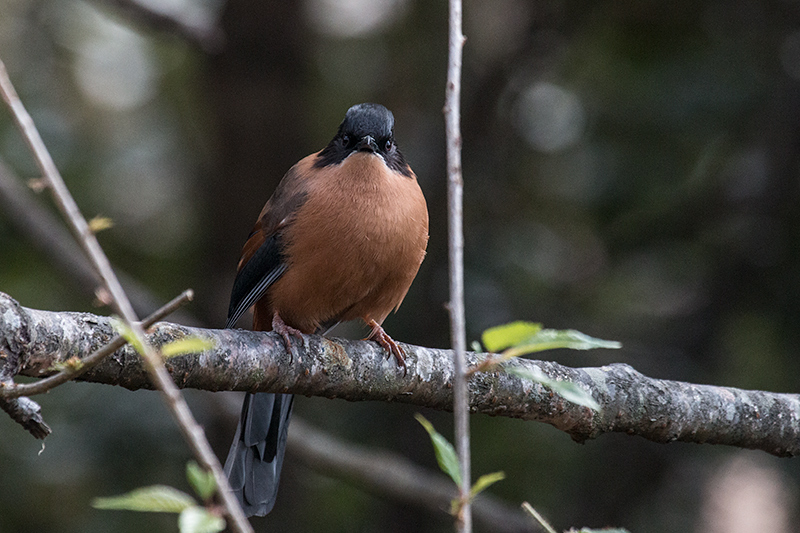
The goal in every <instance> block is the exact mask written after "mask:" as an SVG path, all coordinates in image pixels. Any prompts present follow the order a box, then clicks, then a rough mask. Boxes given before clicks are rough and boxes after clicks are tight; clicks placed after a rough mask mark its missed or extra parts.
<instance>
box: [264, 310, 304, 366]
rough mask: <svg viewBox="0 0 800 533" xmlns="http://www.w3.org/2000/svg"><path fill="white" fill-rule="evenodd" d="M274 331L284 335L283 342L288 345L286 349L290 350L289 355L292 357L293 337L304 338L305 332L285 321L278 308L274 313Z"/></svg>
mask: <svg viewBox="0 0 800 533" xmlns="http://www.w3.org/2000/svg"><path fill="white" fill-rule="evenodd" d="M272 331H274V332H275V333H277V334H278V335H280V336H281V337H283V343H284V344H285V345H286V351H287V352H289V357H290V358H291V357H292V337H295V338H296V339H300V340H301V341H302V340H303V332H302V331H300V330H299V329H295V328H293V327H292V326H290V325H288V324H287V323H286V322H284V321H283V319H282V318H281V315H279V314H278V311H277V310H276V311H275V313H274V314H273V315H272Z"/></svg>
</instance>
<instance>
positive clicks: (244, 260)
mask: <svg viewBox="0 0 800 533" xmlns="http://www.w3.org/2000/svg"><path fill="white" fill-rule="evenodd" d="M311 157H312V156H309V157H308V158H306V159H304V160H302V161H300V162H299V163H298V164H297V165H295V166H294V167H292V168H291V169H290V170H289V172H287V173H286V176H284V177H283V179H282V180H281V182H280V184H278V188H277V189H276V190H275V193H274V194H273V195H272V197H271V198H270V199H269V201H268V202H267V204H266V205H265V206H264V209H263V210H262V211H261V215H259V217H258V221H257V222H256V225H255V227H254V228H253V231H252V232H251V233H250V237H249V238H248V239H247V242H246V243H245V245H244V248H243V250H242V257H241V259H240V260H239V269H238V273H237V274H236V280H235V281H234V282H233V290H232V291H231V302H230V306H229V307H228V320H227V323H226V326H225V327H226V328H231V327H233V326H234V325H235V324H236V321H237V320H239V318H240V317H241V316H242V314H243V313H244V312H245V311H247V309H249V308H250V307H251V306H252V305H254V304H255V303H256V302H258V300H259V299H260V298H262V297H263V296H264V295H265V294H266V292H267V291H268V290H269V288H270V286H272V284H274V283H275V282H276V281H277V280H278V279H280V277H281V276H282V275H283V273H284V272H286V269H287V264H286V261H285V258H284V256H283V249H282V242H281V234H282V230H283V229H284V228H285V227H286V226H288V225H289V224H291V222H292V220H293V217H294V214H295V213H296V212H297V210H298V209H299V207H300V206H301V205H302V204H303V202H304V201H305V198H306V189H305V176H306V170H305V169H307V168H310V165H311V161H312V159H311ZM255 326H256V328H257V329H258V325H257V324H256V325H255ZM292 400H293V397H292V395H291V394H271V393H258V394H251V393H247V394H246V395H245V397H244V404H243V405H242V414H241V417H240V419H239V425H238V427H237V428H236V436H235V437H234V439H233V444H231V449H230V451H229V452H228V459H227V460H226V461H225V473H226V474H227V476H228V480H229V481H230V484H231V488H232V489H233V492H234V494H235V495H236V497H237V498H238V499H239V502H240V503H241V504H242V509H243V510H244V512H245V514H246V515H247V516H253V515H254V514H255V515H259V516H264V515H265V514H267V513H268V512H270V510H272V507H273V505H275V497H276V496H277V493H278V481H279V478H280V474H281V466H282V465H283V453H284V450H285V449H286V436H287V434H288V429H289V417H290V416H291V413H292V403H293V401H292Z"/></svg>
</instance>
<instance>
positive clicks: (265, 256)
mask: <svg viewBox="0 0 800 533" xmlns="http://www.w3.org/2000/svg"><path fill="white" fill-rule="evenodd" d="M254 239H256V240H261V241H263V242H262V243H261V245H260V246H258V248H256V250H255V252H254V253H253V254H252V255H251V256H250V258H249V261H247V262H246V263H244V265H243V266H242V267H241V268H240V269H239V273H238V274H236V279H235V280H234V282H233V290H232V291H231V303H230V305H229V306H228V321H227V322H226V323H225V327H226V328H232V327H233V326H234V325H235V324H236V321H237V320H239V317H241V316H242V314H244V312H245V311H247V310H248V309H250V307H252V306H253V305H254V304H255V303H256V302H257V301H258V300H259V299H260V298H261V297H262V296H264V293H266V292H267V289H269V288H270V286H271V285H272V284H273V283H275V282H276V281H277V280H278V278H280V277H281V275H283V273H284V272H286V263H285V261H284V260H283V255H282V254H281V244H280V237H279V235H278V234H273V235H270V236H269V237H267V238H264V236H263V234H262V233H260V232H257V233H254V234H253V235H251V236H250V239H248V241H247V242H248V243H250V242H251V241H252V240H254ZM251 246H252V245H251Z"/></svg>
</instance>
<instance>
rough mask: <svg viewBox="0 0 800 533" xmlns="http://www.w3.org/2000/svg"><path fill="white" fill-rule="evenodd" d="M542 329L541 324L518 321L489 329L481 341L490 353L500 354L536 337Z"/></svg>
mask: <svg viewBox="0 0 800 533" xmlns="http://www.w3.org/2000/svg"><path fill="white" fill-rule="evenodd" d="M541 329H542V325H541V324H536V323H534V322H524V321H522V320H518V321H517V322H511V323H510V324H503V325H502V326H495V327H493V328H489V329H487V330H486V331H484V332H483V335H481V341H482V342H483V345H484V346H485V347H486V349H487V350H488V351H490V352H499V351H500V350H505V349H506V348H508V347H510V346H516V345H518V344H521V343H522V342H524V341H526V340H528V339H530V338H531V337H533V336H534V335H536V333H538V332H539V331H541Z"/></svg>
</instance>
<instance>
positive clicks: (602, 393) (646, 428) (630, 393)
mask: <svg viewBox="0 0 800 533" xmlns="http://www.w3.org/2000/svg"><path fill="white" fill-rule="evenodd" d="M20 330H23V331H28V332H30V335H29V337H30V338H19V337H20V336H16V337H15V335H16V332H18V331H20ZM114 333H115V331H114V328H113V326H112V323H111V319H110V318H109V317H102V316H97V315H92V314H88V313H65V312H61V313H55V312H51V311H39V310H35V309H28V308H24V307H19V305H18V304H17V303H16V302H15V301H14V300H12V299H11V298H9V297H7V296H5V295H3V294H2V293H0V342H3V339H6V338H8V337H12V339H13V342H12V343H10V344H11V345H13V346H14V348H13V353H12V356H14V357H18V358H20V359H21V363H22V364H21V369H20V370H19V374H21V375H25V376H31V377H42V376H44V375H49V374H50V373H52V372H51V371H48V369H50V368H51V367H52V366H53V364H55V363H58V362H63V361H66V360H68V359H69V358H71V357H74V356H75V355H76V354H80V353H91V352H92V351H94V350H96V349H97V348H99V347H100V346H102V345H103V344H105V343H107V342H108V339H110V338H111V337H113V335H114ZM187 336H196V337H201V338H205V339H208V340H210V341H212V342H213V343H214V344H215V345H216V347H215V348H213V349H210V350H207V351H205V352H203V353H201V354H192V355H184V356H180V357H173V358H170V359H169V360H168V365H169V370H170V372H171V374H172V379H174V380H175V381H176V382H177V383H178V384H179V386H181V387H188V388H195V389H203V390H215V391H216V390H240V391H245V390H250V391H254V392H291V393H295V394H303V395H308V396H322V397H326V398H341V399H346V400H350V401H365V400H374V401H392V402H403V403H409V404H414V405H419V406H425V407H430V408H432V409H439V410H452V409H453V393H452V391H453V377H454V371H453V352H452V351H451V350H439V349H434V348H424V347H420V346H411V345H404V349H405V351H406V354H407V358H406V363H407V366H408V377H407V378H404V377H403V373H402V372H398V371H397V367H396V365H394V363H393V361H389V360H386V358H385V357H384V356H385V352H384V351H383V349H382V348H381V347H380V346H378V345H377V344H376V343H374V342H363V341H346V340H343V339H325V338H323V337H319V336H314V335H311V336H305V337H304V339H303V343H302V344H303V347H302V349H301V351H300V352H299V353H295V357H294V360H293V362H290V361H289V359H290V355H289V354H287V353H286V350H285V348H284V346H283V342H282V340H281V338H280V336H279V335H276V334H273V333H263V332H252V331H244V330H211V329H200V328H190V327H186V326H180V325H176V324H169V323H165V322H160V323H158V324H156V325H155V326H153V327H152V328H150V333H149V338H150V340H151V342H154V343H156V344H159V345H161V344H165V343H169V342H172V341H175V340H178V339H183V338H185V337H187ZM465 355H466V359H467V362H468V363H469V364H471V365H473V364H478V363H479V362H480V361H481V360H482V359H483V358H485V357H486V354H475V353H472V352H467V353H466V354H465ZM142 365H143V364H142V360H141V358H140V357H139V356H138V355H137V354H136V351H135V350H134V349H132V348H131V347H130V346H126V347H123V348H120V349H119V350H117V352H116V353H115V354H114V355H113V356H112V357H109V358H106V359H105V360H104V361H103V362H102V363H100V364H99V365H98V366H96V367H95V368H93V369H92V370H90V371H88V372H86V373H85V374H84V375H83V376H81V377H80V378H79V379H80V380H84V381H93V382H97V383H106V384H112V385H120V386H123V387H126V388H129V389H132V390H134V389H142V388H152V384H151V383H150V381H149V380H148V378H147V373H146V372H145V371H144V369H143V366H142ZM509 370H518V371H521V372H528V373H531V372H537V373H539V372H541V373H542V374H544V375H545V376H546V377H547V378H548V379H551V380H562V381H569V382H572V383H574V384H575V385H576V386H578V387H580V388H582V389H583V390H585V391H587V392H589V393H590V394H591V395H592V397H593V398H594V399H595V400H596V401H597V402H598V403H599V404H600V405H601V410H600V411H594V410H592V409H589V408H586V407H581V406H579V405H576V404H574V403H571V402H568V401H566V400H564V399H563V398H561V397H560V396H558V395H557V394H554V393H553V392H552V391H551V390H550V389H548V388H546V387H544V386H543V385H541V384H539V383H536V382H533V381H530V380H527V379H524V378H521V377H518V376H516V375H513V374H512V373H510V372H509ZM471 385H472V386H471V387H470V398H469V400H470V408H471V410H472V412H475V413H484V414H489V415H494V416H506V417H512V418H520V419H523V420H536V421H539V422H545V423H547V424H551V425H552V426H554V427H556V428H557V429H559V430H561V431H564V432H565V433H567V434H568V435H570V436H571V437H572V438H573V439H574V440H576V441H579V442H583V441H586V440H588V439H594V438H597V437H599V436H600V435H603V434H605V433H610V432H618V433H625V434H628V435H639V436H641V437H644V438H646V439H648V440H651V441H654V442H659V443H668V442H673V441H676V440H677V441H683V442H695V443H707V444H727V445H730V446H736V447H740V448H748V449H757V450H763V451H765V452H767V453H771V454H773V455H777V456H781V457H789V456H798V455H800V395H797V394H778V393H772V392H763V391H746V390H741V389H736V388H732V387H716V386H711V385H697V384H692V383H684V382H680V381H669V380H661V379H654V378H649V377H647V376H644V375H642V374H641V373H639V372H637V371H636V370H634V369H633V368H631V367H630V366H628V365H625V364H614V365H608V366H604V367H599V368H570V367H566V366H563V365H559V364H557V363H553V362H548V361H534V360H529V359H521V358H515V359H512V360H509V361H507V362H505V363H503V369H497V370H494V371H491V372H482V373H480V374H476V375H475V376H473V378H472V381H471Z"/></svg>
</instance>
